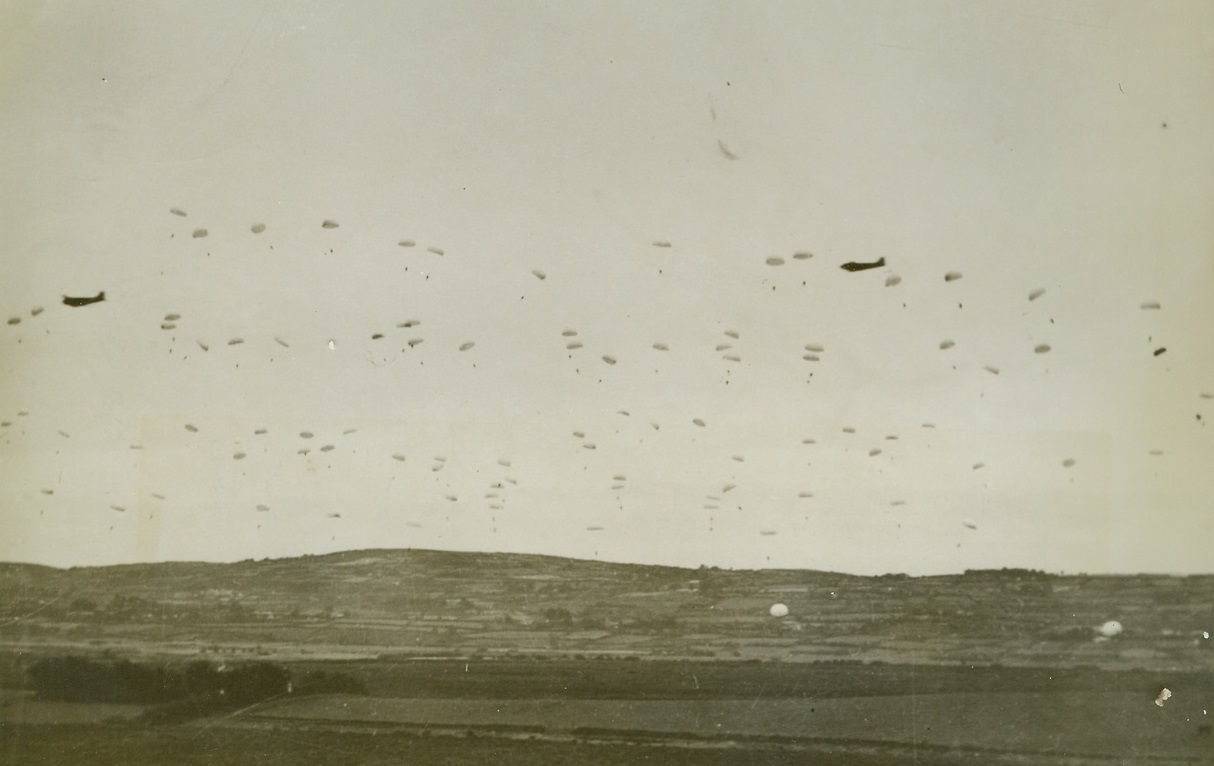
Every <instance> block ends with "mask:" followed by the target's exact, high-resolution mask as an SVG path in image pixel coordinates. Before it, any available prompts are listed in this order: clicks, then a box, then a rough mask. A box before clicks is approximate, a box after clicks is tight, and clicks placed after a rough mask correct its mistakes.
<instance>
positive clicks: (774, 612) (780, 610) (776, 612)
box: [768, 604, 788, 617]
mask: <svg viewBox="0 0 1214 766" xmlns="http://www.w3.org/2000/svg"><path fill="white" fill-rule="evenodd" d="M768 612H769V613H770V614H771V616H772V617H787V616H788V607H787V606H785V605H784V604H772V605H771V609H769V610H768Z"/></svg>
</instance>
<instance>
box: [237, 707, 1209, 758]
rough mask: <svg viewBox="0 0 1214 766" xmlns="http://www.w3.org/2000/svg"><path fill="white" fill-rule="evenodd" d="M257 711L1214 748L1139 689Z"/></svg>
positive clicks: (800, 735) (1042, 745)
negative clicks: (1130, 691)
mask: <svg viewBox="0 0 1214 766" xmlns="http://www.w3.org/2000/svg"><path fill="white" fill-rule="evenodd" d="M245 717H247V718H255V719H257V720H262V721H272V720H278V719H288V720H293V721H300V722H304V721H306V722H328V723H339V722H340V723H347V722H363V723H373V724H379V725H385V726H391V725H392V724H407V725H409V726H414V727H423V728H424V727H435V728H454V727H467V728H468V729H470V730H473V731H475V730H477V729H480V730H495V729H496V730H511V729H514V730H532V731H535V730H542V731H560V732H569V733H572V734H575V735H576V734H583V735H587V734H600V735H610V734H615V735H617V736H619V735H624V734H627V733H634V734H639V733H644V734H646V735H655V734H656V735H682V736H685V737H688V738H706V739H738V740H747V739H755V738H765V737H780V738H789V739H796V740H811V741H813V740H817V741H831V740H842V741H866V742H884V743H890V744H899V745H912V746H928V747H936V748H953V749H964V750H974V751H977V750H988V749H989V750H994V751H1013V752H1019V753H1042V754H1045V753H1056V754H1059V755H1079V756H1088V757H1109V758H1112V757H1119V756H1125V755H1131V754H1135V753H1138V754H1144V755H1145V754H1148V753H1149V754H1151V756H1152V757H1155V758H1176V759H1186V758H1198V757H1200V756H1201V755H1202V754H1203V753H1209V754H1212V755H1214V740H1211V739H1210V738H1209V737H1204V738H1203V737H1201V736H1200V735H1199V734H1198V725H1197V723H1196V721H1200V720H1202V710H1201V708H1200V707H1199V706H1196V705H1192V704H1190V705H1175V706H1167V707H1165V708H1159V707H1157V706H1155V705H1154V704H1151V703H1150V702H1149V701H1144V700H1143V699H1142V698H1141V697H1139V696H1138V695H1132V694H1124V693H1123V694H1100V693H1092V692H1070V693H1062V694H1043V693H1038V694H1033V693H1005V694H999V693H996V694H975V693H968V694H967V693H962V694H925V695H900V696H873V697H863V698H836V699H805V700H790V699H774V700H765V699H757V700H699V701H672V700H534V699H531V700H519V699H499V700H438V699H384V698H370V697H351V696H330V697H312V698H301V699H294V700H283V701H279V702H276V703H272V704H269V705H266V706H261V707H259V708H257V709H256V710H255V711H250V712H248V713H246V714H245Z"/></svg>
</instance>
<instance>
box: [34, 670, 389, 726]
mask: <svg viewBox="0 0 1214 766" xmlns="http://www.w3.org/2000/svg"><path fill="white" fill-rule="evenodd" d="M27 675H28V677H29V680H30V683H31V684H32V686H33V687H34V691H35V693H36V694H37V696H38V699H41V700H59V701H65V702H110V703H127V704H140V705H170V704H172V703H182V702H184V703H188V704H187V705H186V706H185V707H184V708H183V710H184V709H190V710H195V711H196V714H203V713H206V712H209V711H213V710H219V709H223V708H235V707H243V706H247V705H252V704H255V703H258V702H261V701H263V700H267V699H270V698H271V697H276V696H278V695H282V694H288V693H299V694H318V693H347V694H365V693H366V691H365V688H364V686H363V684H362V683H361V682H360V681H358V680H356V679H354V678H351V677H349V676H346V675H344V674H340V673H332V674H326V673H323V672H318V673H310V674H308V675H306V676H304V677H303V678H302V679H299V680H293V679H292V674H291V671H289V670H288V669H287V668H285V667H283V666H281V665H276V664H274V663H270V662H250V663H244V664H240V665H235V666H232V667H219V668H217V667H215V666H214V665H212V664H211V663H209V662H203V661H197V662H191V663H188V664H186V665H185V666H184V667H176V668H175V667H171V666H168V665H147V664H139V663H134V662H131V661H129V660H114V661H104V662H103V661H96V660H90V659H87V658H84V657H75V656H72V657H53V658H49V659H44V660H39V661H37V662H35V663H33V664H32V665H31V666H30V667H29V669H28V670H27Z"/></svg>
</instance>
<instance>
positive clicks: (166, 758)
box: [0, 724, 1023, 766]
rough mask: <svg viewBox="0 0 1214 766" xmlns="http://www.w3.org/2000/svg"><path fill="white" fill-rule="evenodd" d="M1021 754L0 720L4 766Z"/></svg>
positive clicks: (781, 765) (465, 764) (853, 761)
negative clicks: (21, 723) (22, 724)
mask: <svg viewBox="0 0 1214 766" xmlns="http://www.w3.org/2000/svg"><path fill="white" fill-rule="evenodd" d="M976 763H981V764H983V765H984V766H988V765H989V764H998V763H1009V764H1011V763H1023V761H1018V760H1002V759H999V758H997V757H992V756H983V757H982V759H981V760H975V759H974V756H973V755H972V754H966V753H949V752H944V751H938V750H928V749H922V750H919V751H915V750H912V749H908V748H901V747H886V746H881V745H866V744H861V743H857V744H855V745H853V746H848V747H844V746H840V745H830V746H826V747H814V746H802V747H795V746H782V745H775V744H765V743H754V744H749V745H745V746H740V747H719V748H707V747H698V748H695V747H678V746H671V745H664V744H656V745H655V744H648V745H641V744H635V743H627V742H559V741H546V740H539V739H535V740H530V739H510V740H504V739H500V738H489V737H469V736H421V735H418V734H412V733H402V732H391V733H389V732H384V733H377V734H372V733H367V732H342V731H332V730H326V731H309V730H306V729H299V728H283V729H271V728H238V727H219V726H216V727H211V728H203V727H169V728H149V727H139V726H130V725H127V726H84V725H74V726H73V725H63V726H27V727H18V728H14V727H11V726H7V725H3V724H0V764H4V765H5V766H9V765H10V764H11V765H12V766H30V765H31V764H47V765H48V766H49V765H51V764H53V765H54V766H142V765H143V764H148V765H149V766H151V765H152V764H155V766H168V765H170V764H171V765H172V766H311V765H313V764H324V766H410V765H412V766H578V765H580V764H585V765H586V766H635V765H636V764H647V765H652V766H757V765H758V764H763V765H764V766H797V765H800V764H804V765H805V766H912V765H913V766H930V765H931V764H937V765H938V766H955V765H957V764H976Z"/></svg>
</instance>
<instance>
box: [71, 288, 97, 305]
mask: <svg viewBox="0 0 1214 766" xmlns="http://www.w3.org/2000/svg"><path fill="white" fill-rule="evenodd" d="M103 300H105V290H102V291H101V292H99V293H97V294H96V295H94V296H93V297H91V298H69V297H68V296H66V295H65V296H63V305H65V306H76V307H79V306H87V305H89V304H90V303H100V302H101V301H103Z"/></svg>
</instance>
